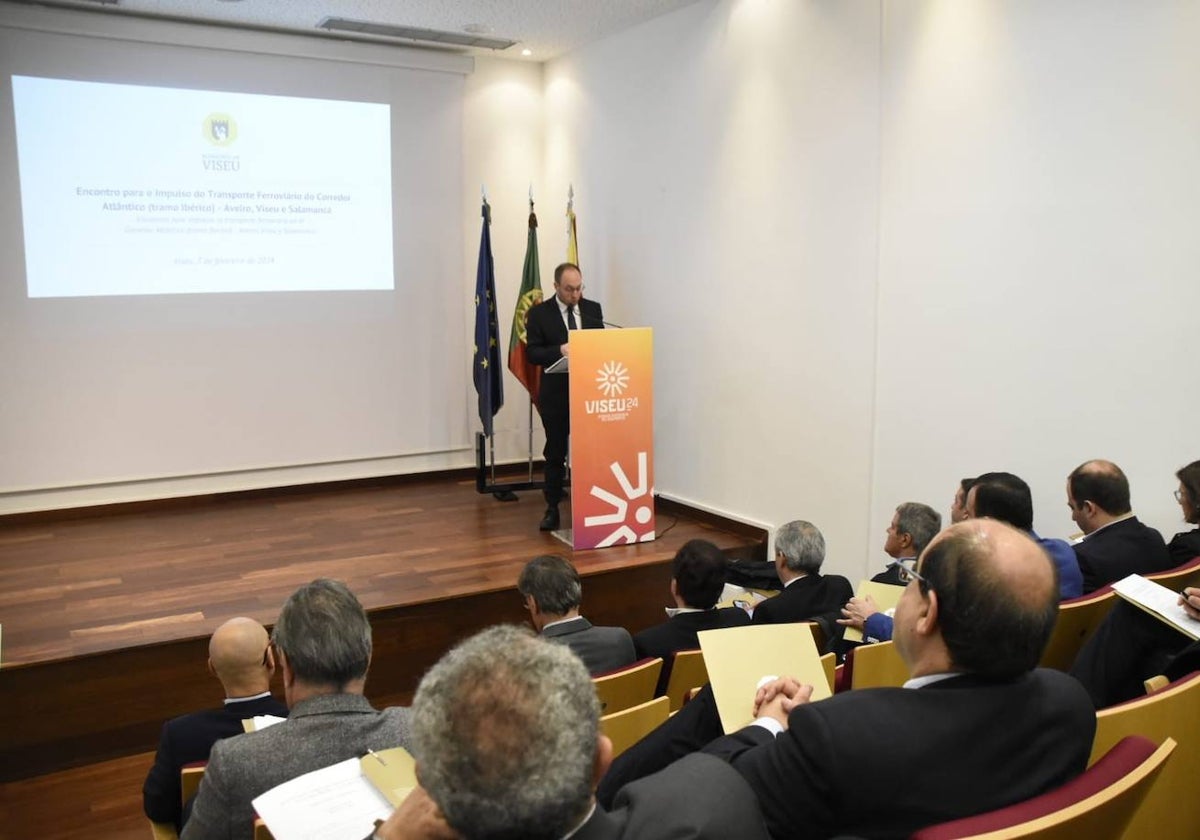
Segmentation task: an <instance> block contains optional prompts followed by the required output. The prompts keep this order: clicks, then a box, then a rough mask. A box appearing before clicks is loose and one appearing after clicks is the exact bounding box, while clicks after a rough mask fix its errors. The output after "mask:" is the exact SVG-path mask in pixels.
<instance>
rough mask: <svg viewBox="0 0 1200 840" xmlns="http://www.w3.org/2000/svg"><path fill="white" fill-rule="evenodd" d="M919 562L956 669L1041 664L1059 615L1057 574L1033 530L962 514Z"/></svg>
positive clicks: (925, 592)
mask: <svg viewBox="0 0 1200 840" xmlns="http://www.w3.org/2000/svg"><path fill="white" fill-rule="evenodd" d="M919 570H920V573H921V576H922V577H923V578H924V579H925V582H924V583H921V584H919V589H920V594H921V595H922V596H923V597H925V598H928V597H930V595H929V593H930V591H932V592H933V593H935V596H934V597H936V602H937V627H938V631H939V634H940V637H941V641H942V642H943V643H944V645H945V648H946V652H947V654H948V656H949V660H950V663H951V664H952V665H953V667H954V668H955V669H956V670H960V671H967V672H971V673H976V674H980V675H982V676H986V677H994V678H997V679H1007V678H1011V677H1015V676H1017V675H1019V674H1022V673H1024V672H1026V671H1029V670H1032V669H1033V668H1035V667H1037V663H1038V660H1039V659H1041V656H1042V650H1043V648H1045V646H1046V640H1047V639H1048V638H1049V637H1050V630H1051V629H1052V628H1053V627H1054V622H1055V620H1056V619H1057V617H1058V581H1057V572H1056V571H1055V569H1054V565H1053V564H1052V563H1051V562H1050V558H1049V557H1048V556H1047V555H1046V553H1045V552H1044V551H1043V550H1042V549H1041V547H1040V546H1039V545H1038V544H1037V543H1036V542H1034V541H1033V540H1032V539H1030V537H1029V536H1028V535H1026V534H1025V533H1023V532H1022V531H1019V530H1017V529H1016V528H1013V527H1012V526H1011V525H1007V524H1005V523H1003V522H998V521H996V520H991V519H972V520H968V521H967V522H961V523H959V524H957V525H953V526H951V527H950V528H947V529H946V530H945V531H943V532H942V533H941V534H939V535H938V536H937V537H936V538H935V539H934V540H933V542H932V543H930V545H929V548H927V549H926V551H925V553H924V554H923V555H922V557H921V561H920V566H919ZM914 585H916V584H914Z"/></svg>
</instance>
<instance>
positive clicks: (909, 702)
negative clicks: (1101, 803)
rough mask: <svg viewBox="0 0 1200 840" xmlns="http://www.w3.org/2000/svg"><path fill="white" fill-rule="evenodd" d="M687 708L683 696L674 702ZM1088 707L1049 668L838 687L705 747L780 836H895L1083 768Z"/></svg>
mask: <svg viewBox="0 0 1200 840" xmlns="http://www.w3.org/2000/svg"><path fill="white" fill-rule="evenodd" d="M685 708H686V707H685ZM1095 731H1096V715H1095V712H1094V711H1093V709H1092V704H1091V703H1090V702H1089V701H1088V698H1087V694H1086V693H1085V692H1084V690H1083V688H1082V686H1080V685H1079V683H1077V682H1076V681H1075V680H1073V679H1072V678H1071V677H1069V676H1067V675H1066V674H1063V673H1061V672H1059V671H1049V670H1037V671H1033V672H1031V673H1029V674H1025V675H1023V676H1022V677H1020V678H1018V679H1016V680H1013V681H1008V682H990V681H987V680H983V679H980V678H978V677H975V676H971V675H963V676H958V677H951V678H949V679H946V680H943V681H941V682H936V683H933V684H931V685H927V686H926V687H924V688H920V689H905V688H875V689H862V690H859V691H847V692H844V693H842V694H836V695H834V696H833V697H831V698H829V699H827V700H821V701H820V702H817V703H808V704H805V705H803V706H799V707H798V708H797V709H796V710H795V711H793V712H792V714H791V716H790V717H789V719H788V729H787V731H785V732H783V733H782V734H780V735H779V737H778V738H776V737H774V736H772V735H771V734H770V733H769V732H768V731H767V730H766V729H764V728H762V727H759V726H748V727H746V728H744V729H741V730H739V731H738V732H735V733H733V734H731V735H727V736H725V737H722V738H719V739H717V740H716V741H714V742H713V743H712V744H710V745H709V746H708V747H707V748H705V752H707V753H712V754H714V755H718V756H721V757H723V758H725V759H726V760H728V761H730V762H732V764H733V766H734V768H735V769H737V770H738V771H739V772H740V773H741V774H742V775H743V776H744V777H745V779H746V781H748V782H749V783H750V787H751V788H753V789H754V791H755V793H757V794H758V800H759V805H760V806H761V807H762V811H763V816H764V817H765V818H766V821H767V829H768V830H769V831H770V833H771V836H772V837H774V838H777V840H782V838H787V839H788V840H807V838H826V837H831V836H834V835H838V834H849V835H854V836H856V837H870V838H889V837H894V838H901V837H908V836H909V835H910V834H911V833H912V832H913V831H915V830H916V829H918V828H922V827H924V826H928V825H933V824H935V823H939V822H943V821H946V820H951V819H956V818H959V817H964V816H970V815H973V814H979V813H983V812H985V811H989V810H992V809H994V808H1000V807H1003V806H1005V805H1009V804H1012V803H1015V802H1020V801H1022V800H1025V799H1029V798H1030V797H1033V796H1036V795H1038V794H1040V793H1044V792H1045V791H1048V790H1051V789H1053V788H1055V787H1057V786H1059V785H1061V784H1063V783H1064V782H1066V781H1068V780H1069V779H1071V778H1073V777H1074V776H1077V775H1079V773H1081V772H1083V769H1084V768H1085V767H1086V766H1087V760H1088V754H1089V753H1090V752H1091V748H1092V737H1093V736H1094V735H1095Z"/></svg>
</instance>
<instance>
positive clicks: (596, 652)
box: [542, 616, 637, 677]
mask: <svg viewBox="0 0 1200 840" xmlns="http://www.w3.org/2000/svg"><path fill="white" fill-rule="evenodd" d="M542 635H543V636H545V637H546V638H547V639H551V640H552V641H555V642H559V643H560V644H564V645H566V646H567V647H569V648H570V649H571V650H573V651H575V655H576V656H578V657H579V658H580V659H582V660H583V664H584V665H586V666H587V669H588V672H589V673H591V675H592V676H593V677H594V676H596V674H602V673H604V672H605V671H612V670H614V669H615V668H624V667H625V666H626V665H632V664H633V663H634V662H635V661H636V660H637V654H636V653H634V651H633V637H632V636H630V635H629V631H628V630H626V629H625V628H624V627H593V626H592V623H591V622H590V621H588V620H587V619H586V618H584V617H583V616H579V617H578V618H573V619H571V620H570V621H564V622H563V623H562V624H555V625H554V626H552V627H546V628H543V630H542Z"/></svg>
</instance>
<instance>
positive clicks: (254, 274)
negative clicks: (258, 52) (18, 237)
mask: <svg viewBox="0 0 1200 840" xmlns="http://www.w3.org/2000/svg"><path fill="white" fill-rule="evenodd" d="M12 84H13V104H14V110H15V117H16V129H17V152H18V158H19V164H20V178H21V212H22V214H23V220H24V227H25V265H26V271H27V282H28V289H29V296H30V297H81V296H90V295H160V294H180V293H201V292H263V291H300V290H340V289H391V288H393V282H394V280H393V269H392V265H393V263H392V197H391V185H392V177H391V139H390V134H391V132H390V119H391V117H390V113H389V112H390V109H389V107H388V106H387V105H381V104H375V103H364V102H339V101H332V100H322V99H301V98H295V97H286V96H262V95H257V94H245V93H226V92H220V91H204V90H181V89H172V88H159V87H143V86H135V85H115V84H101V83H95V82H78V81H67V80H62V79H43V78H32V77H27V76H14V77H13V80H12Z"/></svg>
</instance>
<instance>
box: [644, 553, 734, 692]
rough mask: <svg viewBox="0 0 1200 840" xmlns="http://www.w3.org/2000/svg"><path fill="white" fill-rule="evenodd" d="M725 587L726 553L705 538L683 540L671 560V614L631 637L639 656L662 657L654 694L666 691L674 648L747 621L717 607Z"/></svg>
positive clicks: (688, 646)
mask: <svg viewBox="0 0 1200 840" xmlns="http://www.w3.org/2000/svg"><path fill="white" fill-rule="evenodd" d="M724 588H725V555H724V554H722V553H721V549H719V548H717V547H716V546H715V545H713V544H712V543H710V542H709V541H708V540H688V541H687V542H686V543H684V545H683V548H681V549H679V551H678V552H676V554H675V559H674V560H672V561H671V597H672V598H673V599H674V600H675V609H674V610H669V611H668V612H671V617H670V618H668V619H667V620H666V621H664V622H663V623H662V624H657V625H655V626H654V627H649V628H647V629H645V630H643V631H642V632H640V633H637V634H635V635H634V637H633V649H634V652H635V654H636V656H637V658H638V659H646V658H648V657H654V656H660V657H662V660H663V669H662V674H661V675H660V676H659V678H658V689H657V691H656V694H665V693H666V690H667V683H668V682H669V681H670V678H671V663H672V661H673V660H674V657H675V653H676V651H680V650H692V649H695V648H698V647H700V639H699V638H698V637H697V635H696V634H697V633H699V632H700V631H701V630H717V629H720V628H722V627H739V626H743V625H746V624H749V623H750V616H748V615H747V614H746V612H745V610H742V609H739V608H738V607H727V608H725V609H717V599H718V598H720V597H721V590H722V589H724Z"/></svg>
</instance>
